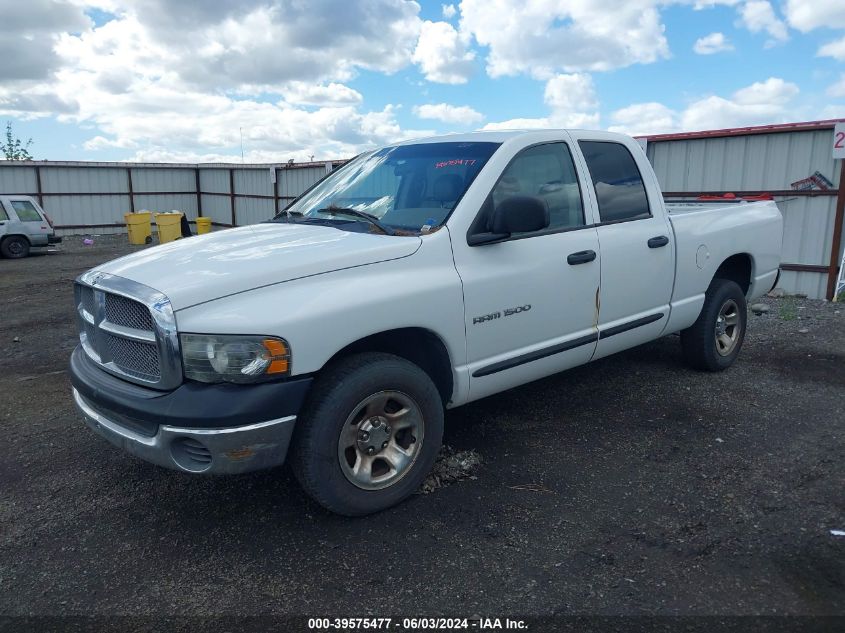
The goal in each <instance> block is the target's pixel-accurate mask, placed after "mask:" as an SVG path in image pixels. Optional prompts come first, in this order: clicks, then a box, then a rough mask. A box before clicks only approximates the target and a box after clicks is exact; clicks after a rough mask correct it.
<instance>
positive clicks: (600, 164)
mask: <svg viewBox="0 0 845 633" xmlns="http://www.w3.org/2000/svg"><path fill="white" fill-rule="evenodd" d="M578 144H579V145H580V146H581V151H582V152H583V153H584V158H585V159H586V161H587V167H588V169H589V170H590V177H591V178H592V180H593V186H594V187H595V189H596V198H597V199H598V202H599V216H600V217H601V221H602V222H619V221H621V220H639V219H642V218H648V217H651V212H650V211H649V207H648V196H646V192H645V185H644V184H643V177H642V174H640V170H639V169H638V168H637V163H636V161H634V157H633V156H632V155H631V152H630V151H628V148H627V147H625V146H624V145H622V144H620V143H610V142H606V141H579V142H578Z"/></svg>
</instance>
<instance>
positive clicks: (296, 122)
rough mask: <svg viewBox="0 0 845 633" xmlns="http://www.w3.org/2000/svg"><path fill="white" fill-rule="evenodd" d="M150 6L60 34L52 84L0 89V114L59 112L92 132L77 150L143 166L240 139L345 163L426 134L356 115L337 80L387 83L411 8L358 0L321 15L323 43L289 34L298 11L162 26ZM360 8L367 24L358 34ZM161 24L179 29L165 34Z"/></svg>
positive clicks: (231, 147)
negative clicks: (130, 157)
mask: <svg viewBox="0 0 845 633" xmlns="http://www.w3.org/2000/svg"><path fill="white" fill-rule="evenodd" d="M81 1H84V0H81ZM99 1H100V2H102V1H103V0H99ZM158 1H159V0H138V3H137V4H134V5H133V6H132V7H126V6H124V5H123V3H124V2H125V0H115V2H119V3H120V4H121V6H120V7H119V8H118V7H113V8H114V9H115V11H117V13H116V15H117V17H116V18H115V19H113V20H111V21H109V22H107V23H105V24H103V25H101V26H100V27H97V28H93V29H86V30H81V31H80V32H79V33H77V34H71V33H68V32H66V33H64V34H62V35H61V36H60V37H59V38H58V40H57V41H56V45H55V52H56V55H57V58H58V60H59V65H58V69H57V70H55V71H54V73H53V76H52V78H51V80H50V82H49V83H47V82H43V81H42V82H39V83H38V84H36V85H27V86H17V85H16V87H17V88H18V89H17V90H15V91H14V94H15V97H14V98H11V97H9V96H6V95H9V94H11V92H12V91H9V90H8V88H9V86H10V85H11V84H9V83H8V82H6V83H5V84H3V88H4V90H5V95H4V93H3V92H0V95H4V96H0V112H3V113H11V114H13V115H14V116H20V117H24V118H25V117H34V116H44V115H54V116H57V118H58V119H59V120H60V121H63V122H70V123H75V124H76V125H78V126H80V127H81V128H94V129H95V131H94V132H92V133H91V138H90V139H89V140H88V141H87V142H86V143H85V145H84V146H85V147H86V148H87V149H88V150H89V151H97V150H102V149H104V148H107V147H113V148H115V147H116V148H123V149H132V150H134V151H135V152H136V157H139V158H140V157H144V156H147V157H159V158H161V157H162V156H172V157H175V158H178V157H180V156H205V155H208V156H211V155H215V156H230V157H232V158H234V157H237V158H238V160H239V159H240V158H239V154H240V151H239V144H240V138H239V129H241V128H242V129H243V134H244V146H245V148H246V150H247V151H248V152H250V153H251V155H252V156H258V155H260V156H262V157H264V158H265V159H267V160H271V159H272V160H287V159H288V158H297V159H307V158H309V157H310V156H311V155H312V154H313V155H316V156H318V157H321V158H322V157H337V156H349V155H352V154H355V153H357V152H359V151H360V150H361V149H364V148H367V147H372V146H376V145H381V144H384V143H389V142H392V141H396V140H400V139H402V138H406V137H411V136H417V135H422V134H430V133H431V131H430V130H406V129H402V127H401V126H400V125H399V123H398V121H397V116H396V112H397V107H395V106H390V105H388V106H386V107H384V108H382V109H381V110H376V111H362V110H361V109H360V104H361V101H362V95H361V94H360V93H358V92H357V91H355V90H353V89H352V88H350V87H349V86H346V85H344V84H343V83H340V81H339V80H336V81H332V80H331V78H333V77H343V76H349V74H350V73H353V72H354V71H355V69H357V68H368V67H373V68H378V69H380V70H381V71H382V72H391V71H392V70H394V69H396V68H399V67H401V66H402V65H403V64H404V65H407V63H409V62H410V52H411V48H412V47H413V42H414V41H415V34H416V31H417V27H418V25H417V27H415V26H414V24H415V23H418V22H419V20H418V18H417V17H416V12H417V11H418V7H417V6H416V5H415V4H413V3H405V2H399V1H394V0H376V1H375V2H372V3H366V7H365V8H362V7H364V4H363V3H361V4H360V5H359V3H338V6H337V7H336V9H337V10H336V11H335V12H334V13H336V14H337V15H333V12H332V11H328V10H326V9H325V7H324V8H323V9H321V10H319V11H318V12H317V13H316V15H317V17H316V18H315V20H314V22H315V24H314V25H310V26H311V27H313V28H314V29H319V28H326V29H327V30H326V31H323V32H319V33H318V32H316V31H313V30H312V31H308V30H307V29H306V32H297V31H295V30H291V28H292V26H293V25H296V24H297V20H299V17H301V16H298V15H297V13H296V11H295V10H291V14H290V15H289V16H288V17H289V18H290V20H291V25H287V23H283V22H281V21H280V20H279V19H278V16H276V15H275V13H274V11H275V9H274V8H273V7H268V6H265V5H263V4H261V5H260V6H259V5H258V4H256V2H253V1H252V0H250V1H249V2H243V3H241V2H231V1H230V0H214V1H212V2H208V3H202V5H201V6H200V5H190V6H189V5H186V4H181V3H173V5H172V11H169V10H168V11H167V12H164V13H161V14H159V15H157V16H156V15H152V14H151V13H150V12H149V11H145V10H143V9H145V8H150V7H153V6H154V5H155V2H158ZM256 1H257V0H256ZM250 4H255V5H256V6H258V8H257V9H253V8H252V7H251V6H250ZM312 4H313V3H312ZM242 5H245V6H244V10H243V11H240V10H239V7H241V6H242ZM349 5H355V6H349ZM168 6H170V5H168ZM309 6H310V5H309ZM315 11H317V10H316V9H315ZM361 11H365V12H370V13H368V14H367V15H366V16H363V18H362V20H363V22H362V23H361V24H358V23H356V18H357V17H361V16H359V15H358V12H361ZM165 15H166V17H167V19H166V20H165V18H164V17H162V16H165ZM286 15H287V14H286ZM379 17H381V18H382V20H379ZM259 18H260V19H259ZM344 19H348V20H349V21H350V22H349V23H346V22H344ZM157 20H160V21H162V23H159V22H156V21H157ZM167 20H170V21H172V22H173V24H163V22H166V21H167ZM214 20H217V21H214ZM300 26H301V24H300ZM306 26H308V25H306ZM159 27H160V28H159ZM329 27H332V28H329ZM356 29H359V30H356ZM329 32H330V33H331V37H327V36H326V33H329ZM177 34H179V36H178V37H177ZM376 34H377V35H378V37H376ZM275 38H278V39H275ZM399 40H402V41H401V42H399ZM408 41H410V42H411V43H410V44H409V43H408ZM197 42H199V44H197ZM189 46H193V52H192V56H193V58H194V59H191V60H189V59H187V57H189V54H188V47H189ZM391 46H396V47H397V48H396V49H395V50H394V49H392V48H390V47H391ZM383 47H387V48H383ZM365 49H367V50H365ZM388 49H390V50H388ZM379 55H381V56H384V57H385V59H377V58H378V56H379ZM388 58H389V59H388ZM244 64H246V65H248V66H250V67H249V68H247V67H246V66H244ZM297 64H302V68H297V67H296V66H297ZM274 66H278V68H274ZM300 76H306V77H308V78H309V80H305V79H300V78H298V77H300ZM321 77H326V78H329V80H327V81H320V80H319V78H321ZM315 78H316V79H315ZM272 94H275V95H277V97H275V98H274V97H271V96H269V95H272ZM279 98H280V99H281V100H276V99H279ZM274 101H275V102H274ZM302 105H309V106H317V107H316V109H313V108H312V109H310V110H306V109H304V108H302V107H300V106H302Z"/></svg>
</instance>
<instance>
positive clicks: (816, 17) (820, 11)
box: [784, 0, 845, 33]
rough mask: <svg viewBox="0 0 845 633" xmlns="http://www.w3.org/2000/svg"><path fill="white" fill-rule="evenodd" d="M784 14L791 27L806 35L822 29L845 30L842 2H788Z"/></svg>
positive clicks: (815, 0)
mask: <svg viewBox="0 0 845 633" xmlns="http://www.w3.org/2000/svg"><path fill="white" fill-rule="evenodd" d="M784 13H785V15H786V19H787V20H788V21H789V24H790V26H792V27H793V28H796V29H798V30H799V31H802V32H805V33H806V32H807V31H812V30H813V29H817V28H822V27H827V28H834V29H842V28H845V2H842V0H786V7H785V9H784Z"/></svg>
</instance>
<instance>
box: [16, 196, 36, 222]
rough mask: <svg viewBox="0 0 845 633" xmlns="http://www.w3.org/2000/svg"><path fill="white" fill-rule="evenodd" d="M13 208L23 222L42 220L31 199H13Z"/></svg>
mask: <svg viewBox="0 0 845 633" xmlns="http://www.w3.org/2000/svg"><path fill="white" fill-rule="evenodd" d="M12 208H13V209H14V210H15V213H17V215H18V220H20V221H21V222H41V216H40V215H39V214H38V211H37V210H36V209H35V207H34V206H32V203H31V202H30V201H29V200H12Z"/></svg>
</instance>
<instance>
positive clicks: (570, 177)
mask: <svg viewBox="0 0 845 633" xmlns="http://www.w3.org/2000/svg"><path fill="white" fill-rule="evenodd" d="M510 196H534V197H537V198H540V199H541V200H545V202H546V204H547V205H548V206H549V218H550V220H551V222H550V224H549V228H548V229H547V231H556V230H563V229H572V228H578V227H580V226H584V209H583V207H582V205H581V191H580V188H579V187H578V177H577V176H576V174H575V165H574V163H573V162H572V154H570V152H569V148H568V147H567V146H566V144H565V143H548V144H545V145H536V146H534V147H529V148H528V149H526V150H523V151H522V152H521V153H520V154H518V155H517V156H516V158H514V159H513V160H512V161H511V163H510V165H508V166H507V168H506V169H505V171H504V173H503V174H502V177H501V178H500V179H499V182H498V183H496V186H495V187H494V188H493V191H492V194H491V197H492V202H493V205H494V206H496V205H498V204H500V203H501V202H502V200H504V199H505V198H508V197H510Z"/></svg>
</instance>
